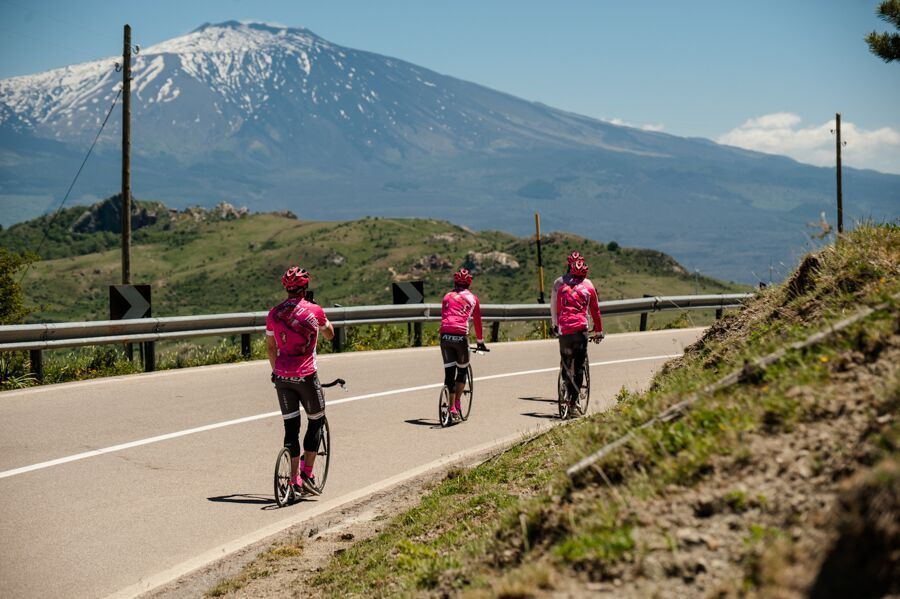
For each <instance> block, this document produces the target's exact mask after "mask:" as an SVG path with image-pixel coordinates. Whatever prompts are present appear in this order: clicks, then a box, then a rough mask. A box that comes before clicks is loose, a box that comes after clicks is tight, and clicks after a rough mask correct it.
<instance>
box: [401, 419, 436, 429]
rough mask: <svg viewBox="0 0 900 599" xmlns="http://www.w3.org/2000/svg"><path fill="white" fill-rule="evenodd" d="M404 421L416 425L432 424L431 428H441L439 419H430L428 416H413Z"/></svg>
mask: <svg viewBox="0 0 900 599" xmlns="http://www.w3.org/2000/svg"><path fill="white" fill-rule="evenodd" d="M403 422H405V423H407V424H415V425H416V426H430V427H431V428H441V423H440V422H438V421H437V420H428V419H426V418H413V419H411V420H404V421H403Z"/></svg>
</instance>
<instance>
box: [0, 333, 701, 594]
mask: <svg viewBox="0 0 900 599" xmlns="http://www.w3.org/2000/svg"><path fill="white" fill-rule="evenodd" d="M700 332H701V330H700V329H682V330H673V331H660V332H652V333H629V334H622V335H611V336H610V337H608V338H607V339H606V340H605V341H604V342H603V343H602V344H601V345H599V346H595V345H591V349H590V360H591V364H592V368H591V378H592V393H591V406H590V411H598V410H602V409H605V408H607V407H608V406H609V405H610V404H611V402H612V401H613V398H614V396H615V394H616V392H617V391H618V390H619V389H620V388H621V387H622V386H623V385H624V386H626V387H628V388H632V389H636V388H640V387H641V386H643V385H645V384H646V383H647V382H648V381H649V379H650V376H651V375H652V373H653V372H655V371H656V370H658V369H659V367H660V366H662V364H663V363H665V361H666V358H665V357H664V356H671V355H674V354H680V353H681V351H682V349H683V348H684V347H685V346H686V345H688V344H690V343H691V342H693V341H694V340H695V339H696V338H697V337H698V336H699V334H700ZM492 349H493V352H492V353H490V354H487V355H478V356H473V359H472V365H473V369H474V372H475V378H476V383H475V400H474V404H473V409H472V414H471V417H470V419H469V421H468V422H465V423H462V424H459V425H456V426H453V427H450V428H448V429H440V428H439V427H438V426H437V397H438V392H439V388H438V387H439V385H440V383H441V381H442V380H443V372H442V367H441V357H440V353H439V351H438V349H437V348H419V349H403V350H392V351H381V352H359V353H347V354H337V355H327V356H321V357H320V358H319V372H320V378H321V379H322V380H323V381H328V380H331V379H332V378H335V377H342V378H345V379H346V380H347V381H348V383H349V385H350V390H349V392H343V391H341V390H339V389H338V388H332V389H328V390H326V398H327V401H328V403H329V407H328V408H327V414H328V421H329V424H330V426H331V431H332V433H331V434H332V444H333V459H332V462H331V471H330V473H329V477H328V484H327V487H326V489H325V493H324V494H323V496H322V497H321V498H319V499H318V500H316V501H309V502H304V503H300V504H296V505H293V506H290V507H287V508H283V509H273V508H274V507H275V506H274V502H273V499H272V469H273V465H274V460H275V455H276V453H277V451H278V450H279V448H280V447H281V442H282V435H283V429H282V420H281V417H280V414H277V413H276V412H277V410H278V404H277V400H276V397H275V393H274V390H273V388H272V385H271V383H270V382H269V380H268V373H269V371H268V364H267V363H265V362H250V363H243V364H234V365H221V366H209V367H203V368H193V369H185V370H176V371H167V372H159V373H150V374H144V375H133V376H129V377H117V378H111V379H102V380H98V381H86V382H79V383H67V384H62V385H50V386H46V387H41V388H35V389H29V390H24V391H12V392H4V393H0V510H2V511H0V513H2V519H0V539H2V542H0V597H105V596H107V595H109V594H112V593H115V592H121V591H122V590H123V589H128V588H134V587H133V585H136V584H138V583H139V582H140V581H145V583H146V581H148V580H153V579H154V577H156V578H157V579H158V578H159V577H160V576H162V574H160V573H164V572H167V571H176V570H177V568H178V567H180V566H179V565H182V566H183V565H184V564H185V563H191V560H195V561H196V560H197V559H198V557H197V556H200V555H202V554H209V553H210V551H211V550H213V549H216V548H218V547H219V546H222V545H227V544H229V543H232V544H233V543H235V542H236V540H238V539H241V538H244V537H246V536H247V535H250V534H252V533H254V531H260V530H261V529H265V528H267V527H268V529H273V527H274V528H278V526H280V524H281V523H284V525H287V524H288V519H292V520H293V521H296V520H297V519H298V517H302V516H303V513H304V510H307V511H312V510H314V509H315V506H316V505H317V503H318V505H319V507H320V508H321V507H322V506H323V505H325V503H324V502H333V501H339V500H340V499H341V498H342V497H346V496H349V495H351V494H353V493H357V494H358V493H359V492H360V489H364V488H365V487H369V486H372V485H375V484H376V483H379V481H385V480H386V479H389V478H391V477H394V478H395V479H396V478H397V477H398V476H403V475H404V474H405V473H409V472H411V471H413V470H415V469H416V468H421V467H422V466H423V465H424V464H428V463H430V462H433V461H434V460H436V459H438V458H441V457H442V456H448V455H451V454H456V453H458V452H461V451H464V450H466V449H468V448H474V447H478V446H483V445H484V444H485V443H488V442H491V441H493V440H497V439H503V438H508V437H509V436H510V435H514V434H517V433H521V434H527V433H530V432H533V431H535V430H537V429H539V428H541V427H548V426H552V425H553V424H555V423H557V422H559V421H558V420H557V419H556V417H555V416H556V403H555V397H556V376H557V366H558V363H559V354H558V349H557V344H556V342H555V341H535V342H519V343H504V344H493V345H492ZM534 371H537V372H534ZM515 373H519V374H515ZM232 420H238V422H235V423H232V422H230V421H232ZM304 426H305V418H304ZM204 427H205V428H204ZM197 428H200V429H201V430H199V431H192V430H191V429H197ZM123 445H124V447H123ZM117 446H119V447H117ZM197 565H199V564H197Z"/></svg>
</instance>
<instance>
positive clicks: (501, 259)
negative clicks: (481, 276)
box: [465, 252, 520, 274]
mask: <svg viewBox="0 0 900 599" xmlns="http://www.w3.org/2000/svg"><path fill="white" fill-rule="evenodd" d="M465 265H466V268H468V269H469V270H470V271H472V272H473V273H480V272H493V273H499V274H509V273H512V272H514V271H517V270H519V268H520V266H519V261H518V260H516V259H515V258H513V257H512V256H511V255H510V254H507V253H506V252H469V253H468V254H466V261H465Z"/></svg>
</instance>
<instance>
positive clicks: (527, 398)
mask: <svg viewBox="0 0 900 599" xmlns="http://www.w3.org/2000/svg"><path fill="white" fill-rule="evenodd" d="M519 399H521V400H523V401H543V402H546V403H556V402H557V399H556V398H553V399H550V398H549V397H520V398H519Z"/></svg>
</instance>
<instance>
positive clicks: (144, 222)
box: [70, 195, 168, 233]
mask: <svg viewBox="0 0 900 599" xmlns="http://www.w3.org/2000/svg"><path fill="white" fill-rule="evenodd" d="M120 197H121V196H120V195H115V196H112V197H111V198H108V199H106V200H103V201H102V202H99V203H97V204H94V205H93V206H91V207H90V208H88V209H87V210H85V211H84V212H83V213H82V214H81V216H79V217H78V218H77V219H75V222H73V223H72V226H71V227H70V229H71V231H72V232H73V233H97V232H100V231H109V232H111V233H121V232H122V202H121V200H120ZM164 213H165V214H168V212H167V211H166V208H165V207H164V206H163V205H162V204H158V203H156V202H154V203H149V204H148V203H139V202H132V203H131V230H132V231H136V230H138V229H141V228H143V227H148V226H150V225H153V224H156V222H157V221H158V220H159V218H160V216H161V215H162V214H164Z"/></svg>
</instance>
